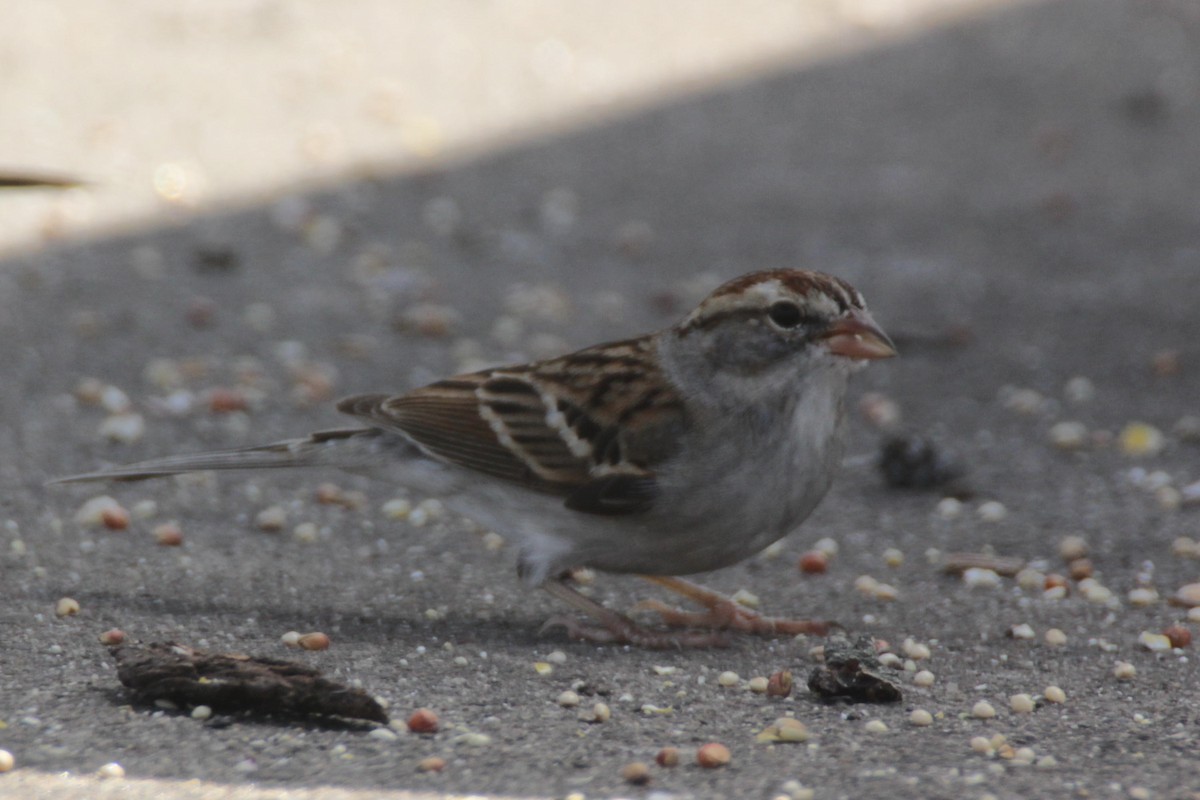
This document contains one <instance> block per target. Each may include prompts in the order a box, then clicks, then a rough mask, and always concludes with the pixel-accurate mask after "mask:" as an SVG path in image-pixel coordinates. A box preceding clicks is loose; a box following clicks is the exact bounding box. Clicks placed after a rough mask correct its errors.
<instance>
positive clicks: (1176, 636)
mask: <svg viewBox="0 0 1200 800" xmlns="http://www.w3.org/2000/svg"><path fill="white" fill-rule="evenodd" d="M1163 636H1166V637H1167V638H1168V639H1169V640H1170V641H1171V647H1176V648H1179V647H1187V646H1188V645H1189V644H1191V643H1192V632H1191V631H1190V630H1188V629H1187V628H1185V627H1184V626H1182V625H1172V626H1170V627H1169V628H1167V629H1166V630H1164V631H1163Z"/></svg>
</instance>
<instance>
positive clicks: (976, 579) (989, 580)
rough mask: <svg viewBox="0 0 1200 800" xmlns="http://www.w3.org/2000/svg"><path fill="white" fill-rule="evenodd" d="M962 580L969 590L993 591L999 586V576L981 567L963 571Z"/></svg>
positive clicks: (993, 571)
mask: <svg viewBox="0 0 1200 800" xmlns="http://www.w3.org/2000/svg"><path fill="white" fill-rule="evenodd" d="M962 580H963V583H965V584H966V585H967V586H968V587H969V588H971V589H981V588H982V589H994V588H996V587H997V586H999V585H1000V575H999V574H998V573H997V572H996V571H995V570H992V569H984V568H983V567H971V568H970V569H967V570H963V574H962Z"/></svg>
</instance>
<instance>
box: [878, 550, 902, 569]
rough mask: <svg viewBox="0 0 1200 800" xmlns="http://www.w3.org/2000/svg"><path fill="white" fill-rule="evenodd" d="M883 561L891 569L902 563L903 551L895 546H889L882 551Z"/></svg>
mask: <svg viewBox="0 0 1200 800" xmlns="http://www.w3.org/2000/svg"><path fill="white" fill-rule="evenodd" d="M883 563H884V564H887V565H888V566H889V567H892V568H893V569H894V568H896V567H899V566H900V565H902V564H903V563H904V553H902V552H900V551H899V550H898V549H896V548H895V547H889V548H888V549H886V550H884V551H883Z"/></svg>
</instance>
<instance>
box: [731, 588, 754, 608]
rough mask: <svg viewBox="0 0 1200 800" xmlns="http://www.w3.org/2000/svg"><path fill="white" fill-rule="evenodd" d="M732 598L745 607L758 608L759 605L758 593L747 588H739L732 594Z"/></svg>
mask: <svg viewBox="0 0 1200 800" xmlns="http://www.w3.org/2000/svg"><path fill="white" fill-rule="evenodd" d="M730 599H731V600H733V602H735V603H737V604H738V605H739V606H743V607H745V608H758V606H759V599H758V595H756V594H754V593H753V592H751V591H748V590H746V589H738V590H737V591H736V592H734V593H733V595H731V596H730Z"/></svg>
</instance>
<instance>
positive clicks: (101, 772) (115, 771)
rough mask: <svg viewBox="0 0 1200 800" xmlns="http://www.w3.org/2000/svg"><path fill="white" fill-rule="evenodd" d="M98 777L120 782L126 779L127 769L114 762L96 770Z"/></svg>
mask: <svg viewBox="0 0 1200 800" xmlns="http://www.w3.org/2000/svg"><path fill="white" fill-rule="evenodd" d="M96 777H98V778H103V779H105V780H114V781H116V780H120V779H121V778H124V777H125V768H124V767H122V766H121V765H120V764H118V763H117V762H115V761H112V762H110V763H108V764H105V765H104V766H102V767H101V768H100V769H98V770H96Z"/></svg>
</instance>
